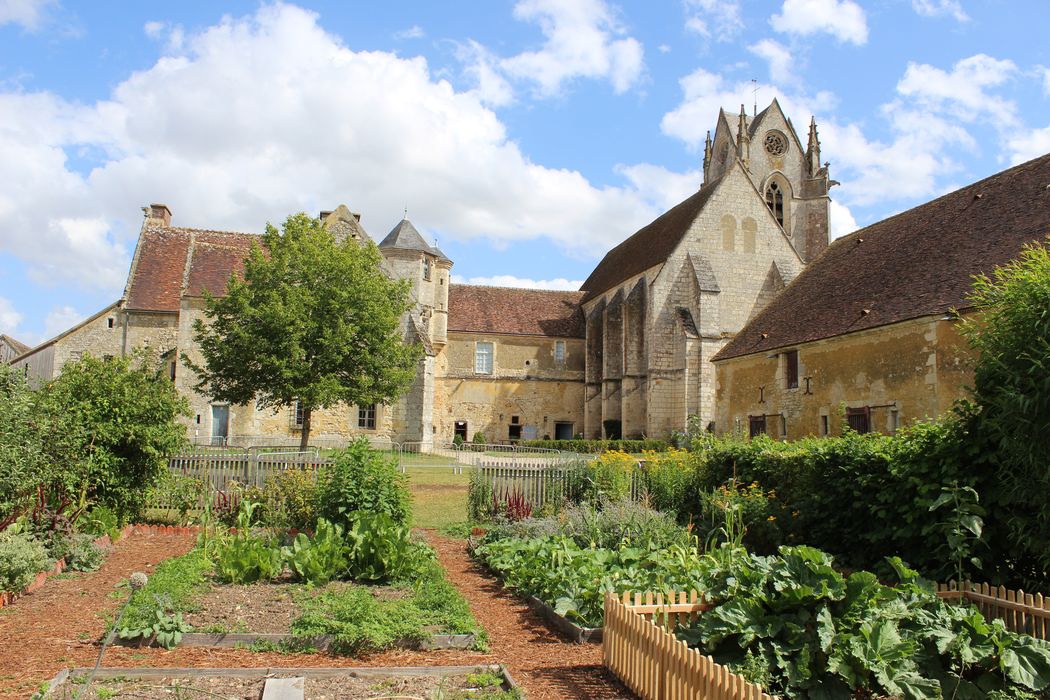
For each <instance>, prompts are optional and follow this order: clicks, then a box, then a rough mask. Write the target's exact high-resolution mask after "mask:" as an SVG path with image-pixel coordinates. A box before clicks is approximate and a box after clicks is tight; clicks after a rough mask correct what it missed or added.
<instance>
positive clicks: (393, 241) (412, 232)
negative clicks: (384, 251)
mask: <svg viewBox="0 0 1050 700" xmlns="http://www.w3.org/2000/svg"><path fill="white" fill-rule="evenodd" d="M379 247H380V248H397V249H400V250H419V251H423V252H425V253H430V254H431V255H435V256H437V257H438V258H440V259H442V260H448V256H447V255H445V254H444V253H442V252H441V251H440V250H439V249H438V248H437V247H435V246H432V245H430V244H429V243H427V242H426V241H425V240H423V236H421V235H420V233H419V231H417V230H416V227H415V226H413V225H412V222H411V221H409V220H408V219H401V221H399V222H398V224H397V226H395V227H394V228H393V229H391V231H390V233H388V234H387V235H386V238H384V239H383V240H382V241H380V242H379Z"/></svg>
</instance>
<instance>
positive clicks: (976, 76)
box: [897, 53, 1017, 128]
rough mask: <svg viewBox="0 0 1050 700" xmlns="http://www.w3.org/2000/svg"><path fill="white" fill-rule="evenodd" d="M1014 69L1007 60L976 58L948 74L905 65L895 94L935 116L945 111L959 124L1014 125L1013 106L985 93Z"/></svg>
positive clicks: (975, 56)
mask: <svg viewBox="0 0 1050 700" xmlns="http://www.w3.org/2000/svg"><path fill="white" fill-rule="evenodd" d="M1016 73H1017V66H1016V65H1015V64H1014V62H1013V61H1010V60H1007V59H997V58H992V57H991V56H988V55H986V54H983V53H982V54H976V55H974V56H970V57H969V58H964V59H962V60H960V61H958V62H957V63H956V64H955V65H954V66H952V69H951V70H950V71H945V70H942V69H940V68H937V67H935V66H931V65H928V64H924V63H909V64H908V68H907V70H905V72H904V77H903V78H901V80H900V82H899V83H897V92H898V93H900V94H901V95H904V96H906V97H910V98H912V100H914V101H915V102H916V103H918V104H919V105H922V106H924V107H927V108H929V109H931V110H934V111H935V112H941V111H942V110H948V111H950V113H951V114H952V116H953V117H955V118H956V119H959V120H961V121H974V120H976V119H978V118H981V117H985V118H988V119H990V120H992V121H994V122H997V123H998V126H999V127H1000V128H1002V127H1005V126H1009V125H1012V124H1014V123H1015V122H1016V121H1017V114H1016V112H1017V106H1016V105H1015V104H1014V103H1013V102H1012V101H1010V100H1007V99H1003V98H999V97H997V96H995V95H992V94H990V93H989V92H988V88H992V87H997V86H999V85H1002V84H1003V83H1005V82H1007V81H1008V80H1010V79H1011V78H1012V77H1013V76H1014V75H1015V74H1016Z"/></svg>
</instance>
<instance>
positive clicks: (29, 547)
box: [0, 532, 51, 593]
mask: <svg viewBox="0 0 1050 700" xmlns="http://www.w3.org/2000/svg"><path fill="white" fill-rule="evenodd" d="M50 565H51V559H50V558H49V557H48V554H47V549H45V548H44V545H43V543H41V542H39V541H38V540H36V539H34V538H33V537H32V536H30V535H29V534H27V533H24V532H19V533H10V534H8V533H0V591H9V592H11V593H21V592H22V591H24V590H25V588H26V586H28V585H29V584H30V583H32V582H33V579H34V578H35V577H36V575H37V574H38V573H39V572H41V571H44V570H45V569H47V568H48V567H49V566H50Z"/></svg>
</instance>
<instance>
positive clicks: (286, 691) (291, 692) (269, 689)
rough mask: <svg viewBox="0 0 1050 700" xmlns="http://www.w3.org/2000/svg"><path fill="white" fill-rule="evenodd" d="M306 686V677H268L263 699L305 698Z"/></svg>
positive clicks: (294, 699)
mask: <svg viewBox="0 0 1050 700" xmlns="http://www.w3.org/2000/svg"><path fill="white" fill-rule="evenodd" d="M305 687H306V679H305V678H304V677H302V676H299V677H298V678H267V679H266V684H265V685H264V686H263V694H262V700H303V688H305Z"/></svg>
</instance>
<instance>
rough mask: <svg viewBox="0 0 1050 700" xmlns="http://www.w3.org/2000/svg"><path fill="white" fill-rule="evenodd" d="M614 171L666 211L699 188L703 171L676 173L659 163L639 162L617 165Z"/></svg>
mask: <svg viewBox="0 0 1050 700" xmlns="http://www.w3.org/2000/svg"><path fill="white" fill-rule="evenodd" d="M616 172H618V173H620V174H621V175H623V176H624V177H625V178H627V181H628V182H630V183H631V185H632V186H633V187H634V189H635V190H636V191H637V192H638V193H639V194H640V195H641V196H642V197H643V198H644V199H645V200H646V201H649V202H653V203H654V204H655V205H656V207H657V208H658V209H659V210H661V211H666V210H668V209H670V208H671V207H673V206H674V205H676V204H678V203H679V202H681V201H682V200H683V199H685V198H686V197H688V196H689V195H691V194H693V193H694V192H696V191H697V190H698V189H700V181H701V180H702V179H703V173H701V172H700V170H699V169H696V170H689V171H687V172H684V173H676V172H673V171H671V170H668V169H667V168H665V167H663V166H660V165H652V164H650V163H641V164H638V165H618V166H616Z"/></svg>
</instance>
